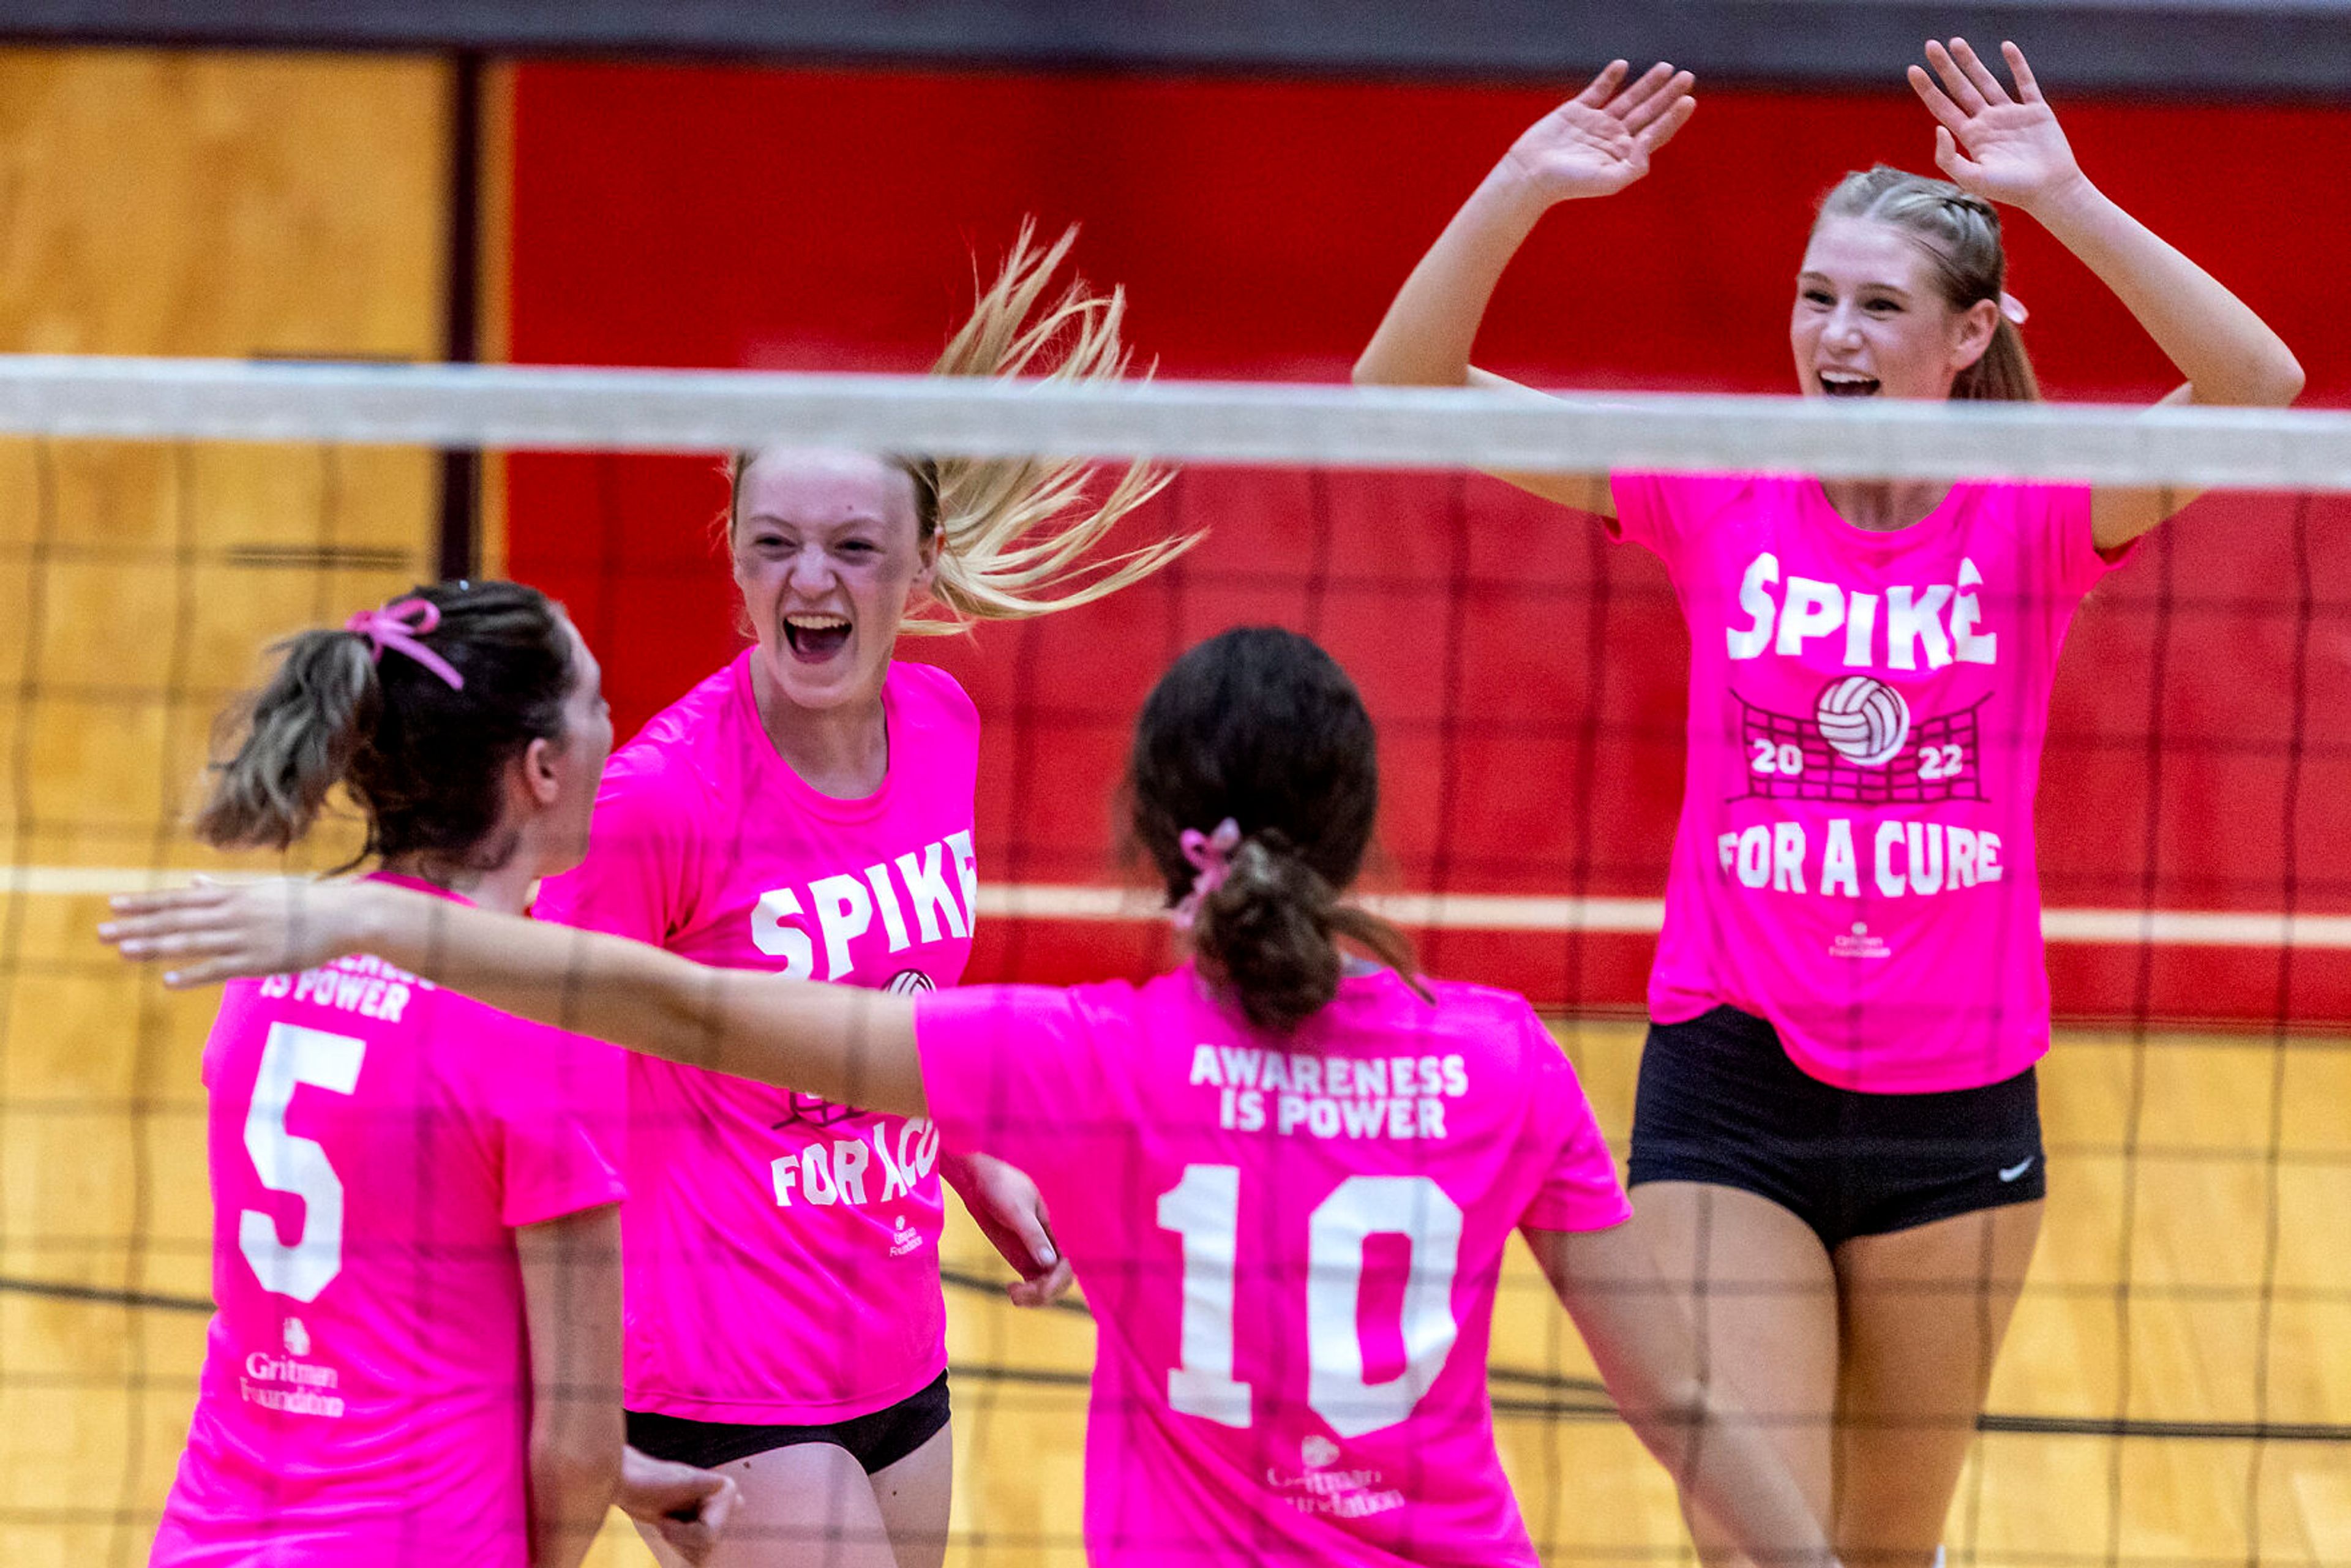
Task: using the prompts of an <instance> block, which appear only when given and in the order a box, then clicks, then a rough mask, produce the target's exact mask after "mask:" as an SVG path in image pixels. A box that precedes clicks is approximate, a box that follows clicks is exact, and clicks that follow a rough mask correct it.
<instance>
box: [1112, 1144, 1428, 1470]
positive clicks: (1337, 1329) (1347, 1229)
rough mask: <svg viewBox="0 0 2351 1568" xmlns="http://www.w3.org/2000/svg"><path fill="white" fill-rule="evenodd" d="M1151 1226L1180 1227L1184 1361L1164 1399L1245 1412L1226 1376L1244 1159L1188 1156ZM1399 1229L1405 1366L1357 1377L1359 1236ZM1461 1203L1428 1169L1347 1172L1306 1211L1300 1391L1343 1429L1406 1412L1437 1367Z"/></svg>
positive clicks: (1235, 1415)
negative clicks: (1407, 1256) (1404, 1245)
mask: <svg viewBox="0 0 2351 1568" xmlns="http://www.w3.org/2000/svg"><path fill="white" fill-rule="evenodd" d="M1159 1227H1160V1228H1161V1229H1163V1230H1173V1231H1175V1233H1176V1234H1177V1235H1178V1236H1180V1237H1182V1238H1183V1239H1184V1314H1183V1320H1182V1327H1181V1330H1180V1333H1179V1336H1178V1340H1179V1354H1181V1356H1182V1358H1183V1360H1182V1364H1180V1365H1177V1366H1174V1367H1170V1368H1169V1369H1168V1372H1167V1404H1168V1406H1169V1408H1171V1409H1173V1410H1175V1411H1176V1412H1178V1413H1179V1414H1182V1415H1186V1416H1199V1417H1200V1418H1201V1419H1203V1420H1207V1421H1214V1422H1217V1424H1218V1425H1220V1426H1225V1427H1248V1426H1249V1423H1250V1395H1251V1393H1252V1392H1253V1391H1252V1389H1251V1387H1250V1385H1248V1384H1246V1383H1241V1382H1238V1381H1236V1380H1235V1378H1234V1377H1233V1276H1234V1273H1235V1270H1236V1266H1237V1264H1238V1256H1239V1242H1240V1171H1239V1169H1238V1167H1237V1166H1185V1167H1184V1179H1183V1180H1181V1181H1179V1182H1177V1183H1176V1184H1175V1186H1173V1187H1170V1188H1169V1189H1168V1190H1167V1191H1165V1192H1164V1193H1162V1194H1160V1195H1159ZM1380 1235H1394V1236H1401V1237H1403V1238H1404V1239H1405V1240H1406V1241H1407V1242H1408V1243H1410V1245H1411V1248H1412V1261H1411V1265H1410V1268H1409V1270H1408V1272H1407V1273H1406V1276H1405V1291H1404V1305H1403V1312H1402V1320H1403V1321H1402V1322H1401V1323H1399V1325H1398V1327H1399V1329H1400V1331H1401V1337H1402V1339H1403V1342H1404V1359H1405V1365H1404V1370H1403V1371H1402V1372H1400V1373H1398V1374H1397V1375H1395V1376H1394V1377H1391V1378H1385V1379H1383V1380H1382V1381H1380V1382H1378V1383H1370V1382H1367V1381H1365V1379H1364V1346H1363V1340H1362V1337H1361V1335H1360V1333H1358V1331H1357V1328H1356V1306H1357V1302H1358V1300H1359V1298H1360V1297H1361V1295H1362V1293H1363V1285H1364V1242H1365V1241H1366V1240H1367V1239H1370V1238H1372V1237H1374V1236H1380ZM1460 1250H1461V1208H1460V1206H1459V1205H1458V1204H1456V1203H1455V1202H1454V1201H1453V1200H1452V1199H1451V1198H1450V1197H1447V1196H1446V1195H1445V1190H1444V1189H1443V1188H1442V1187H1440V1186H1437V1183H1435V1182H1434V1181H1432V1180H1430V1179H1429V1178H1428V1177H1426V1176H1349V1177H1348V1178H1347V1179H1346V1180H1345V1181H1343V1182H1341V1183H1340V1184H1339V1186H1338V1187H1337V1188H1336V1189H1335V1190H1334V1191H1333V1192H1332V1194H1331V1196H1330V1197H1326V1198H1324V1199H1323V1200H1322V1203H1320V1204H1319V1205H1317V1206H1316V1207H1315V1209H1314V1212H1313V1213H1312V1214H1311V1215H1310V1216H1309V1217H1308V1218H1307V1223H1306V1255H1307V1269H1306V1338H1307V1364H1308V1367H1309V1375H1308V1380H1307V1392H1306V1403H1307V1405H1308V1406H1309V1407H1311V1409H1312V1410H1313V1412H1314V1413H1315V1414H1316V1415H1317V1416H1322V1419H1323V1420H1324V1421H1326V1422H1328V1423H1330V1426H1331V1429H1332V1431H1334V1432H1336V1433H1338V1434H1339V1435H1340V1436H1341V1437H1363V1436H1364V1435H1365V1434H1366V1433H1370V1432H1376V1431H1378V1430H1380V1429H1381V1428H1382V1427H1393V1426H1395V1424H1396V1423H1397V1422H1399V1421H1403V1420H1405V1419H1406V1418H1407V1417H1409V1416H1411V1415H1412V1412H1413V1407H1414V1406H1416V1405H1418V1404H1419V1403H1420V1397H1421V1396H1422V1395H1424V1394H1426V1393H1427V1392H1428V1387H1429V1385H1430V1384H1432V1383H1434V1382H1436V1381H1437V1374H1438V1373H1440V1372H1442V1371H1443V1370H1444V1369H1445V1358H1446V1357H1447V1355H1448V1354H1451V1353H1452V1350H1453V1342H1454V1340H1455V1339H1456V1338H1457V1337H1458V1335H1459V1333H1460V1325H1459V1324H1458V1323H1457V1322H1454V1319H1453V1277H1454V1273H1455V1271H1456V1270H1457V1268H1458V1263H1459V1258H1460Z"/></svg>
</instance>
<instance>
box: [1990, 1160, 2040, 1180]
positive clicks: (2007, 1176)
mask: <svg viewBox="0 0 2351 1568" xmlns="http://www.w3.org/2000/svg"><path fill="white" fill-rule="evenodd" d="M2040 1157H2041V1156H2040V1155H2025V1156H2024V1157H2023V1158H2022V1159H2021V1160H2019V1161H2017V1162H2016V1163H2015V1164H2014V1165H2012V1166H2003V1167H2002V1168H2001V1173H2000V1179H2001V1180H2002V1181H2014V1180H2015V1179H2016V1178H2017V1177H2019V1176H2022V1175H2023V1174H2024V1173H2025V1172H2027V1171H2029V1170H2031V1169H2032V1162H2033V1161H2034V1160H2037V1159H2039V1158H2040Z"/></svg>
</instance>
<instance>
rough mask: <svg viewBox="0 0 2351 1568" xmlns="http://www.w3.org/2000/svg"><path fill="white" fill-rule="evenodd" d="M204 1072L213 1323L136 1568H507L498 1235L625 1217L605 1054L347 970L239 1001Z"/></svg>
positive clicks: (246, 993)
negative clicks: (166, 1490) (613, 1213)
mask: <svg viewBox="0 0 2351 1568" xmlns="http://www.w3.org/2000/svg"><path fill="white" fill-rule="evenodd" d="M406 885H411V886H423V884H422V883H406ZM621 1082H622V1078H621V1062H620V1053H619V1052H617V1051H613V1050H612V1049H611V1048H610V1047H609V1046H603V1045H599V1044H597V1043H595V1042H593V1041H590V1040H580V1039H577V1038H575V1037H573V1036H571V1035H567V1034H563V1033H561V1032H559V1031H558V1030H550V1029H543V1028H541V1027H540V1026H538V1025H537V1024H532V1023H526V1022H524V1021H522V1020H521V1019H516V1018H513V1017H511V1016H509V1015H508V1014H506V1013H502V1012H497V1011H495V1010H493V1009H489V1008H486V1007H484V1006H482V1005H481V1004H480V1003H478V1002H475V1001H472V1000H469V999H468V998H465V997H462V996H459V995H457V994H455V992H452V991H445V990H441V989H438V988H434V986H432V985H431V984H429V983H428V982H425V981H423V980H419V979H417V978H416V977H413V976H411V975H408V974H404V973H402V971H400V970H398V969H395V968H393V967H391V966H390V965H387V964H384V963H382V962H381V961H380V960H377V959H374V958H368V957H355V958H345V959H341V960H340V961H338V962H336V963H333V964H329V965H328V966H327V967H324V968H320V969H312V970H308V971H306V972H304V973H302V974H299V975H276V976H272V977H269V978H267V979H264V980H258V981H254V980H240V981H236V982H234V983H232V984H231V985H230V986H229V987H228V988H227V989H226V991H225V994H224V996H223V998H222V1001H221V1009H220V1016H219V1018H218V1019H217V1020H216V1021H215V1022H214V1025H213V1031H212V1037H211V1039H210V1040H207V1041H206V1042H205V1046H204V1087H205V1090H206V1092H207V1093H208V1094H209V1096H210V1101H211V1109H210V1113H209V1117H208V1120H209V1125H210V1134H209V1142H210V1145H211V1147H210V1154H211V1166H212V1189H213V1298H214V1301H218V1302H219V1304H220V1305H219V1311H218V1312H216V1313H215V1314H214V1318H213V1322H212V1328H211V1332H210V1333H209V1335H208V1337H207V1340H206V1343H205V1350H204V1375H203V1379H202V1382H201V1383H200V1385H199V1392H198V1394H197V1396H196V1409H195V1415H194V1417H193V1420H192V1421H191V1423H190V1425H189V1428H188V1447H187V1451H186V1453H185V1454H183V1456H182V1458H181V1460H180V1470H179V1475H178V1478H177V1479H175V1480H174V1481H173V1483H172V1495H171V1499H170V1500H169V1502H167V1503H166V1504H165V1506H164V1512H163V1521H162V1528H161V1529H160V1531H158V1532H157V1534H156V1537H155V1547H154V1554H153V1556H152V1559H151V1562H152V1563H154V1564H156V1565H157V1568H166V1565H168V1568H196V1565H199V1564H216V1565H220V1568H226V1565H227V1564H231V1563H235V1564H237V1565H238V1568H253V1565H257V1564H283V1565H287V1568H292V1565H293V1564H298V1563H334V1564H337V1565H338V1568H344V1565H349V1568H426V1565H428V1564H429V1565H430V1568H525V1565H526V1564H527V1563H528V1560H529V1556H530V1537H529V1516H528V1436H529V1428H530V1413H531V1385H530V1362H529V1355H528V1331H527V1328H526V1323H525V1319H524V1314H523V1298H522V1278H521V1273H520V1270H519V1268H518V1266H517V1262H516V1259H515V1245H514V1229H515V1228H516V1227H517V1226H524V1225H535V1224H538V1223H540V1222H542V1221H545V1220H551V1219H558V1218H562V1217H563V1216H565V1215H569V1214H575V1213H578V1212H580V1210H582V1209H588V1208H594V1207H598V1206H600V1205H602V1204H608V1203H615V1202H618V1201H619V1200H620V1198H621V1196H622V1186H621V1178H620V1176H618V1174H617V1173H616V1171H615V1169H614V1163H615V1162H611V1161H608V1160H607V1159H606V1157H605V1155H604V1153H603V1152H602V1150H603V1149H605V1148H611V1147H613V1145H614V1144H615V1143H616V1141H617V1139H616V1134H617V1133H618V1131H619V1129H618V1126H617V1124H616V1123H615V1124H607V1118H611V1117H612V1116H613V1113H614V1109H615V1107H616V1106H617V1105H618V1103H619V1101H620V1094H621ZM600 1145H601V1146H600ZM616 1152H617V1151H616Z"/></svg>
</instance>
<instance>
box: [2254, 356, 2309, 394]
mask: <svg viewBox="0 0 2351 1568" xmlns="http://www.w3.org/2000/svg"><path fill="white" fill-rule="evenodd" d="M2271 360H2272V362H2271V363H2270V364H2269V365H2268V366H2267V367H2266V368H2265V370H2264V372H2263V378H2262V400H2261V401H2262V406H2263V407H2265V408H2284V407H2286V406H2287V405H2288V404H2290V403H2292V402H2294V399H2296V398H2298V397H2300V396H2301V395H2302V389H2303V388H2304V386H2305V385H2307V384H2308V382H2309V378H2308V377H2307V376H2305V375H2304V374H2303V370H2302V361H2300V360H2297V359H2295V358H2294V350H2291V349H2289V348H2287V347H2286V346H2285V345H2284V344H2283V343H2280V344H2279V345H2278V348H2277V352H2276V353H2275V354H2273V355H2272V356H2271Z"/></svg>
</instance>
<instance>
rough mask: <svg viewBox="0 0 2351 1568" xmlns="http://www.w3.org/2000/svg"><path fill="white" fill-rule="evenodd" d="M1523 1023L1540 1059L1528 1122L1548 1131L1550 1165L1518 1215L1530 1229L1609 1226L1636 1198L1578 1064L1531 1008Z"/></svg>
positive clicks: (1531, 1047) (1620, 1219)
mask: <svg viewBox="0 0 2351 1568" xmlns="http://www.w3.org/2000/svg"><path fill="white" fill-rule="evenodd" d="M1523 1027H1524V1028H1525V1029H1527V1030H1529V1031H1530V1038H1529V1040H1527V1050H1528V1051H1529V1053H1530V1054H1531V1055H1532V1056H1533V1058H1534V1060H1535V1061H1537V1062H1538V1063H1539V1064H1540V1065H1539V1066H1538V1068H1537V1070H1536V1071H1534V1072H1533V1073H1532V1074H1531V1075H1530V1076H1531V1079H1532V1082H1533V1084H1534V1095H1533V1105H1534V1111H1533V1114H1532V1115H1531V1117H1530V1118H1529V1123H1528V1124H1529V1125H1530V1126H1531V1127H1535V1128H1541V1129H1542V1130H1544V1132H1545V1133H1546V1134H1547V1140H1546V1141H1547V1143H1548V1145H1549V1148H1548V1153H1547V1157H1548V1158H1549V1160H1550V1162H1551V1168H1550V1171H1549V1173H1548V1174H1547V1175H1546V1176H1544V1177H1543V1183H1542V1186H1540V1187H1538V1188H1537V1189H1536V1190H1535V1195H1534V1197H1533V1198H1532V1199H1531V1200H1530V1201H1529V1202H1528V1204H1527V1207H1526V1212H1525V1213H1523V1214H1522V1215H1520V1217H1519V1224H1520V1227H1521V1228H1524V1229H1528V1230H1606V1229H1608V1228H1610V1227H1612V1226H1617V1225H1622V1224H1624V1223H1625V1221H1626V1220H1628V1219H1630V1218H1633V1205H1632V1201H1631V1200H1630V1199H1629V1198H1627V1197H1625V1186H1624V1184H1623V1183H1622V1182H1620V1181H1618V1180H1617V1179H1616V1161H1615V1159H1614V1156H1613V1155H1610V1154H1609V1152H1608V1140H1607V1139H1606V1138H1605V1137H1604V1136H1603V1135H1602V1134H1601V1131H1600V1123H1599V1121H1598V1120H1597V1119H1596V1118H1595V1117H1594V1116H1593V1114H1592V1103H1591V1102H1590V1101H1589V1100H1587V1099H1585V1098H1584V1095H1583V1084H1582V1083H1581V1082H1578V1081H1577V1079H1576V1076H1575V1069H1574V1068H1573V1067H1571V1066H1569V1065H1568V1061H1567V1058H1566V1056H1565V1055H1564V1054H1562V1052H1561V1051H1560V1049H1559V1042H1558V1041H1556V1040H1553V1039H1552V1037H1551V1031H1550V1030H1547V1029H1544V1028H1543V1026H1542V1020H1541V1019H1538V1018H1536V1017H1535V1016H1534V1014H1533V1012H1532V1010H1531V1009H1530V1010H1529V1012H1528V1013H1527V1016H1526V1019H1525V1023H1524V1026H1523ZM1537 1037H1539V1038H1537Z"/></svg>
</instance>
